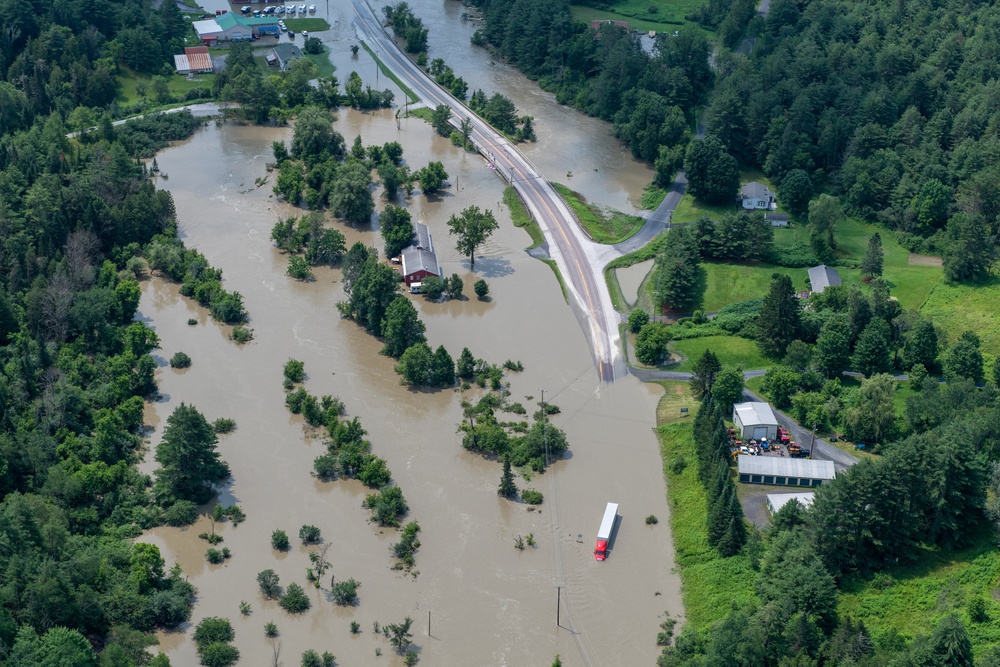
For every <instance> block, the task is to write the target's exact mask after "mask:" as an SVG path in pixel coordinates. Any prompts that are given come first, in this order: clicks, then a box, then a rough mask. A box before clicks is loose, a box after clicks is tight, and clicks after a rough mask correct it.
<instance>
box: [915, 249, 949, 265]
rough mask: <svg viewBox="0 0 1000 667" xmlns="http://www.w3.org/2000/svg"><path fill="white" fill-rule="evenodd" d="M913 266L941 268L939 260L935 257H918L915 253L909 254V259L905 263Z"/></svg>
mask: <svg viewBox="0 0 1000 667" xmlns="http://www.w3.org/2000/svg"><path fill="white" fill-rule="evenodd" d="M907 263H908V264H910V265H913V266H941V265H942V262H941V258H940V257H935V256H934V255H918V254H917V253H915V252H911V253H910V259H909V261H908V262H907Z"/></svg>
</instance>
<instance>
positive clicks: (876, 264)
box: [861, 232, 883, 278]
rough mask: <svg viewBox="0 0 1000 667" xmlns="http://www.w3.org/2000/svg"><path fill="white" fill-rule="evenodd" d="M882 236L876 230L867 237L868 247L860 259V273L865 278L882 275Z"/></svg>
mask: <svg viewBox="0 0 1000 667" xmlns="http://www.w3.org/2000/svg"><path fill="white" fill-rule="evenodd" d="M882 258H883V252H882V237H881V236H880V235H879V233H878V232H875V233H874V234H872V236H871V238H870V239H868V249H867V250H865V257H864V259H862V260H861V275H862V276H864V277H866V278H877V277H879V276H881V275H882Z"/></svg>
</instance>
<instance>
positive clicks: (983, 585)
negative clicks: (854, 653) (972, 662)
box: [839, 530, 1000, 657]
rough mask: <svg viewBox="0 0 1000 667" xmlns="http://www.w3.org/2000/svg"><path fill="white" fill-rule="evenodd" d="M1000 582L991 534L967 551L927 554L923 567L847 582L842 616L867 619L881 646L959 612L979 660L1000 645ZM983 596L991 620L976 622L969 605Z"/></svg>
mask: <svg viewBox="0 0 1000 667" xmlns="http://www.w3.org/2000/svg"><path fill="white" fill-rule="evenodd" d="M998 578H1000V552H998V551H997V549H996V546H995V544H994V543H993V540H992V536H991V535H990V534H989V532H988V530H987V531H983V533H982V534H981V535H980V536H979V539H978V541H977V542H976V543H975V544H974V545H972V546H971V547H968V548H966V549H961V550H955V551H932V552H927V553H925V555H924V557H923V558H921V560H920V561H919V562H918V563H915V564H908V565H901V566H899V567H895V568H891V569H889V570H888V571H887V572H886V574H884V575H882V576H879V577H878V578H876V579H874V580H867V581H866V580H861V579H854V580H848V581H845V582H844V583H843V584H842V586H841V589H842V591H843V593H842V594H841V596H840V605H839V612H840V615H841V616H846V615H850V616H852V617H853V618H855V619H857V620H861V621H864V623H865V626H867V628H868V629H869V630H870V631H871V632H872V634H873V635H874V639H875V641H876V642H877V641H878V640H879V638H880V636H881V635H883V634H884V633H886V632H887V631H889V630H895V631H896V632H899V633H900V634H903V635H905V636H907V637H913V636H915V635H918V634H926V633H928V632H929V631H930V629H931V628H933V627H934V625H935V624H936V623H937V622H938V620H939V619H940V618H941V617H942V616H944V615H946V614H949V613H951V612H955V613H957V614H958V615H959V617H961V618H962V620H963V621H964V622H965V626H966V628H967V629H968V632H969V639H970V640H971V642H972V647H973V650H974V651H975V653H976V656H977V657H978V656H979V655H980V654H981V653H982V652H983V651H984V650H985V649H986V648H988V647H989V646H992V645H995V644H997V643H998V642H1000V623H997V622H996V619H997V618H1000V603H998V602H997V600H996V598H995V597H994V592H995V591H996V582H997V580H998ZM973 597H980V598H982V599H983V601H984V602H985V603H986V613H987V615H988V616H989V617H990V620H987V621H985V622H983V623H973V622H971V620H970V619H969V615H968V613H967V611H966V605H967V604H968V601H969V600H970V599H971V598H973Z"/></svg>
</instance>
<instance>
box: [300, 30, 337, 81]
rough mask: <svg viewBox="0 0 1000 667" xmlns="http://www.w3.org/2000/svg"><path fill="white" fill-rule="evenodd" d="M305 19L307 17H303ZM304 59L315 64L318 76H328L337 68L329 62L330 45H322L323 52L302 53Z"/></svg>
mask: <svg viewBox="0 0 1000 667" xmlns="http://www.w3.org/2000/svg"><path fill="white" fill-rule="evenodd" d="M303 20H307V19H303ZM303 55H304V56H305V59H306V60H308V61H309V62H311V63H312V64H313V65H315V66H316V69H317V70H318V72H319V76H330V75H331V74H333V73H334V72H335V71H337V68H336V67H334V66H333V63H332V62H330V47H329V46H327V45H326V44H324V45H323V53H303Z"/></svg>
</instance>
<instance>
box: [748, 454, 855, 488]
mask: <svg viewBox="0 0 1000 667" xmlns="http://www.w3.org/2000/svg"><path fill="white" fill-rule="evenodd" d="M736 461H737V469H738V471H739V477H740V481H741V482H743V483H744V484H768V485H776V486H808V487H813V486H820V485H822V484H823V483H824V482H829V481H830V480H832V479H833V478H834V477H836V476H837V472H836V470H835V469H834V467H833V461H820V460H818V459H795V458H788V457H784V456H749V455H741V456H737V457H736Z"/></svg>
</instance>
